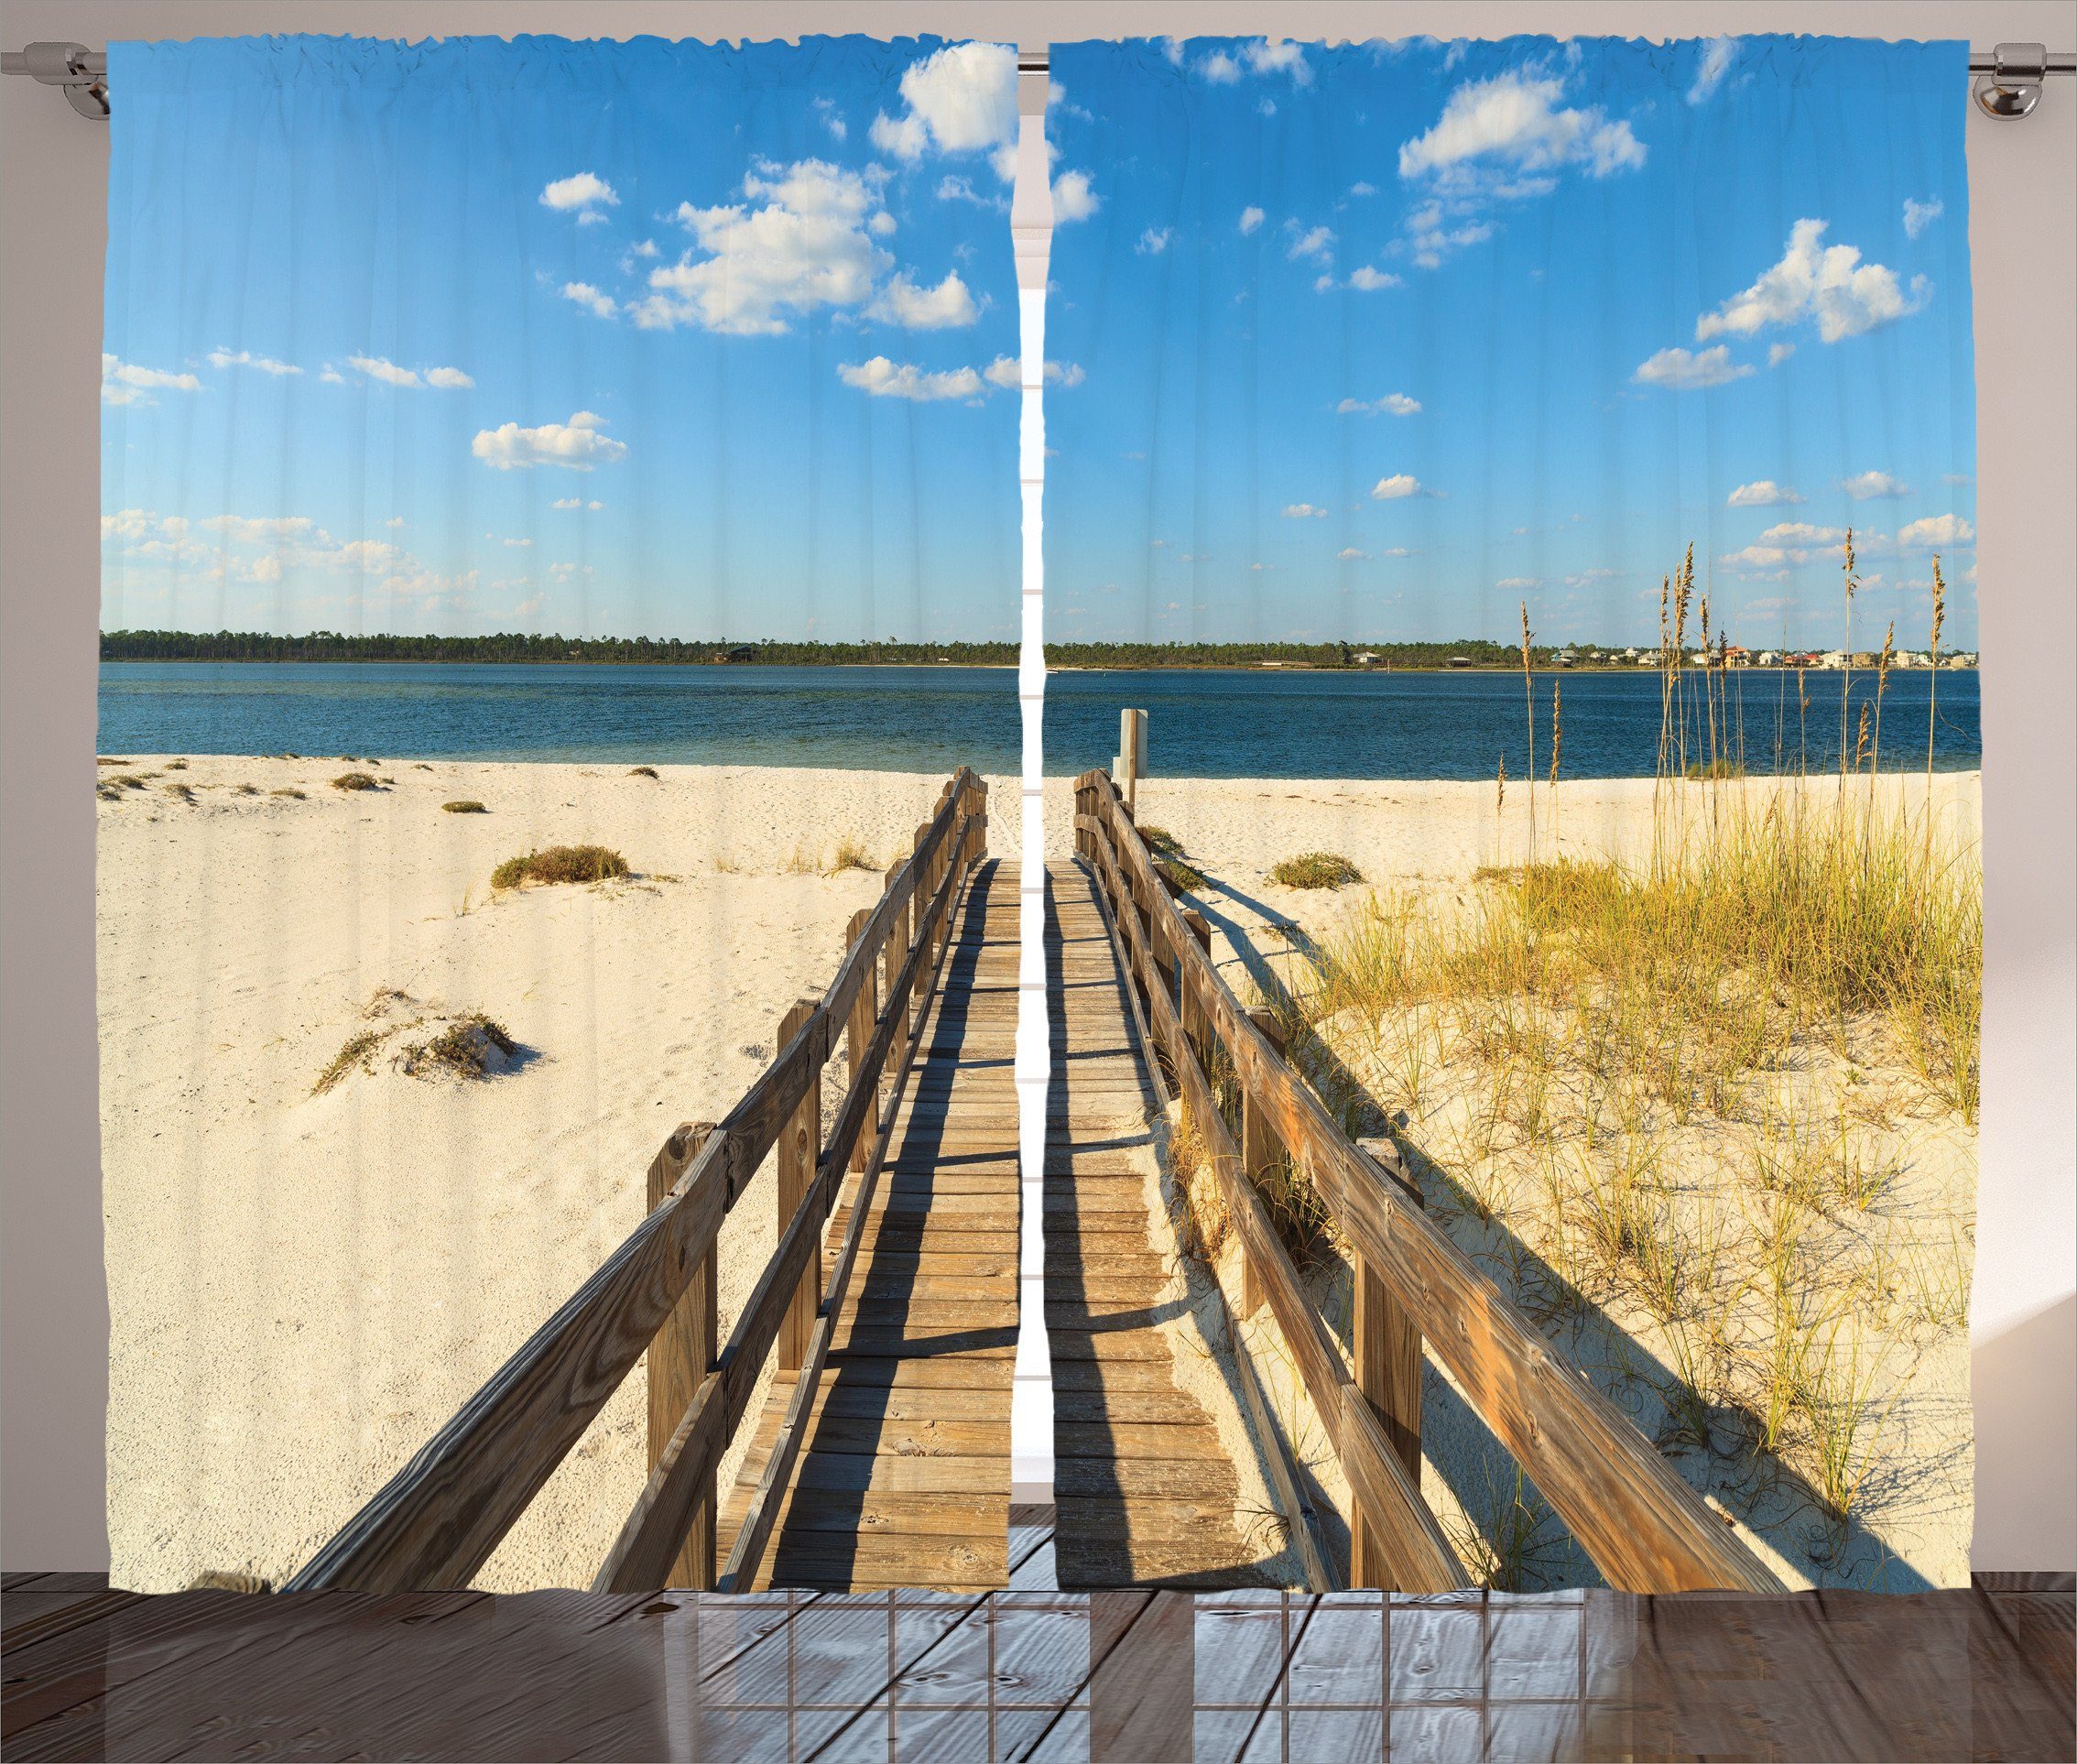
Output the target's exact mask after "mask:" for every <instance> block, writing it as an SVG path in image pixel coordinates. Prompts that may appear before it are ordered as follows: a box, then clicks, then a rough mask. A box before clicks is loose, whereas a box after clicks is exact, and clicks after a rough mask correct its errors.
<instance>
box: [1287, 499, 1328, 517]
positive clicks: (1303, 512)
mask: <svg viewBox="0 0 2077 1764" xmlns="http://www.w3.org/2000/svg"><path fill="white" fill-rule="evenodd" d="M1284 518H1285V519H1286V520H1325V519H1326V518H1327V511H1326V510H1325V509H1324V508H1315V507H1314V506H1312V505H1311V504H1310V502H1292V503H1286V504H1285V505H1284Z"/></svg>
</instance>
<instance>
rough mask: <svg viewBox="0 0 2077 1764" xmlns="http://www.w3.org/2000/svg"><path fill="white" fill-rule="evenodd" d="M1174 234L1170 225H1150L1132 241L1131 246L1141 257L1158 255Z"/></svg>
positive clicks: (1166, 246) (1165, 248) (1164, 249)
mask: <svg viewBox="0 0 2077 1764" xmlns="http://www.w3.org/2000/svg"><path fill="white" fill-rule="evenodd" d="M1175 236H1176V235H1175V230H1174V229H1173V228H1172V227H1165V226H1150V227H1148V228H1147V230H1146V231H1145V232H1144V233H1142V234H1140V235H1139V237H1138V238H1137V239H1136V240H1134V241H1133V246H1132V248H1133V249H1134V250H1135V251H1136V252H1137V253H1138V254H1139V255H1140V256H1142V257H1158V256H1160V255H1161V254H1162V253H1163V252H1164V251H1166V250H1167V249H1168V248H1169V240H1170V239H1172V238H1174V237H1175Z"/></svg>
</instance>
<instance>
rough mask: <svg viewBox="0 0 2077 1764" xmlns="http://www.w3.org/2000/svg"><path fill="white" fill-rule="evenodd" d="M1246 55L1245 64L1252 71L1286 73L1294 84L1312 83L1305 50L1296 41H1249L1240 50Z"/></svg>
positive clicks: (1308, 84) (1310, 67) (1305, 84)
mask: <svg viewBox="0 0 2077 1764" xmlns="http://www.w3.org/2000/svg"><path fill="white" fill-rule="evenodd" d="M1242 53H1243V54H1245V56H1246V57H1247V65H1248V70H1249V71H1250V72H1253V73H1265V74H1267V73H1288V74H1289V75H1290V76H1291V83H1292V84H1293V85H1294V86H1310V84H1311V83H1312V64H1311V63H1310V62H1309V61H1308V60H1306V59H1305V51H1304V50H1303V49H1300V48H1299V46H1298V45H1297V44H1296V43H1292V42H1278V43H1272V42H1271V41H1269V39H1268V38H1263V39H1262V40H1261V41H1259V42H1255V43H1250V44H1249V45H1248V46H1247V48H1246V49H1245V50H1243V51H1242Z"/></svg>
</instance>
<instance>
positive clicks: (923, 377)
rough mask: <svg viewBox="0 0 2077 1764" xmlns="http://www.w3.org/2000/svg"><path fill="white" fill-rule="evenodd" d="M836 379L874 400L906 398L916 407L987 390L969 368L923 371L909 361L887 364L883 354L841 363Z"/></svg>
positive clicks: (984, 383)
mask: <svg viewBox="0 0 2077 1764" xmlns="http://www.w3.org/2000/svg"><path fill="white" fill-rule="evenodd" d="M837 377H838V378H839V379H840V380H842V381H843V383H844V384H845V385H846V386H852V387H857V388H858V390H860V391H861V392H869V393H871V394H872V395H873V397H876V398H909V399H912V400H914V401H915V402H917V403H919V404H926V403H930V402H932V401H934V400H937V399H942V398H973V397H980V396H982V394H983V393H984V392H985V391H986V389H987V386H986V382H984V380H983V379H982V377H981V376H980V375H979V374H977V373H975V372H974V371H973V368H971V367H952V368H941V369H925V368H921V367H918V366H916V365H914V364H913V363H910V362H900V363H897V362H891V361H889V360H888V359H887V358H886V356H885V355H875V356H874V357H872V359H871V360H869V361H865V362H859V363H855V364H854V363H844V364H843V365H839V367H838V368H837Z"/></svg>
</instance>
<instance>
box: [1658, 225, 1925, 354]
mask: <svg viewBox="0 0 2077 1764" xmlns="http://www.w3.org/2000/svg"><path fill="white" fill-rule="evenodd" d="M1827 225H1829V223H1828V222H1824V221H1819V220H1811V219H1804V220H1800V221H1798V222H1797V223H1796V224H1795V225H1794V226H1793V227H1791V228H1790V229H1789V245H1788V249H1787V250H1786V251H1784V252H1783V253H1782V256H1781V260H1780V262H1778V263H1777V264H1775V265H1774V266H1773V267H1770V268H1768V269H1767V270H1765V271H1763V272H1762V273H1761V275H1760V278H1759V279H1758V280H1757V281H1756V282H1755V283H1753V285H1752V286H1751V287H1750V288H1748V289H1744V290H1743V291H1742V292H1740V293H1737V294H1734V295H1733V296H1732V297H1731V298H1730V299H1727V300H1725V301H1724V304H1723V305H1722V306H1720V307H1718V308H1717V309H1716V310H1715V311H1713V312H1705V313H1703V314H1702V317H1701V318H1699V319H1697V320H1696V321H1695V337H1696V340H1697V341H1698V342H1705V341H1707V340H1708V339H1709V338H1711V337H1714V336H1719V335H1722V334H1724V333H1725V332H1728V333H1730V334H1731V335H1733V336H1738V337H1749V336H1751V335H1752V334H1753V333H1754V332H1758V331H1763V330H1765V329H1767V327H1768V326H1770V325H1790V324H1796V323H1800V321H1803V320H1806V319H1815V320H1816V321H1817V327H1818V335H1819V336H1820V337H1821V338H1822V339H1823V340H1824V341H1825V342H1826V343H1837V342H1839V341H1840V339H1841V338H1843V337H1857V336H1859V335H1860V334H1861V333H1862V332H1865V331H1872V330H1873V329H1874V328H1875V327H1876V325H1878V324H1887V323H1888V322H1889V321H1891V320H1893V319H1900V318H1902V317H1904V316H1905V315H1906V314H1907V313H1910V312H1916V311H1917V310H1919V308H1920V307H1921V306H1923V305H1924V304H1925V303H1926V301H1927V299H1929V298H1930V295H1931V284H1930V283H1929V282H1928V281H1927V280H1926V278H1924V277H1923V276H1916V277H1913V278H1912V280H1911V288H1910V292H1909V294H1908V295H1907V294H1906V293H1905V291H1904V290H1903V289H1901V288H1900V287H1898V281H1897V272H1896V271H1895V270H1893V269H1888V268H1886V267H1884V266H1883V265H1881V264H1865V263H1863V262H1862V261H1861V253H1860V250H1859V248H1858V247H1857V246H1854V245H1825V244H1824V243H1823V239H1824V233H1825V228H1826V227H1827Z"/></svg>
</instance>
